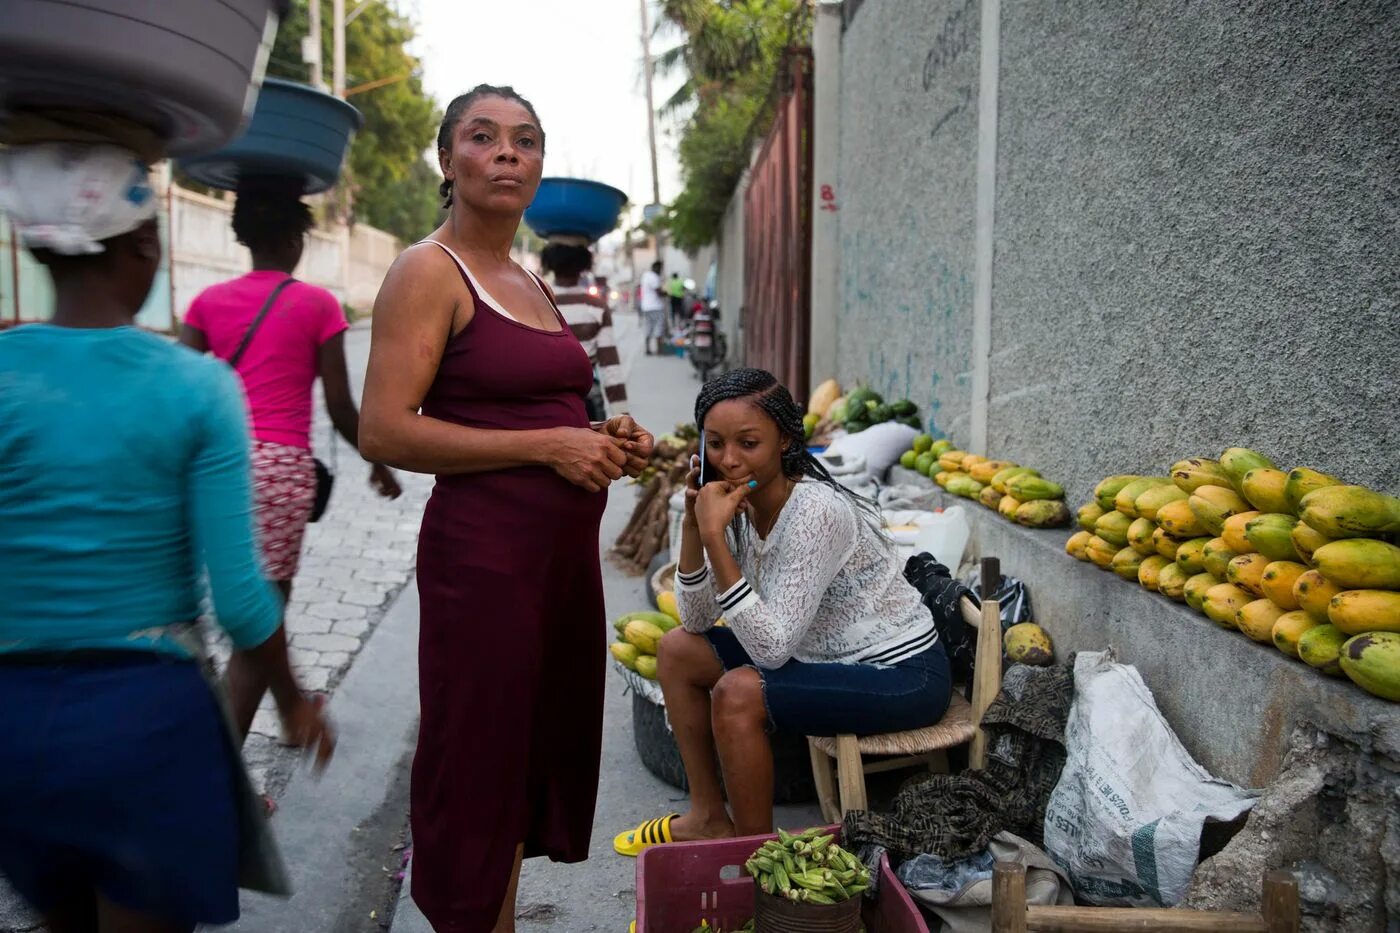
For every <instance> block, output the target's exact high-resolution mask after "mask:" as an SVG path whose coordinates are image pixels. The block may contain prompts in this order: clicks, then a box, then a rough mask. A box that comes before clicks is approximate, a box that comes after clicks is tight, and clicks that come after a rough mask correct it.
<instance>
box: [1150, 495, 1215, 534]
mask: <svg viewBox="0 0 1400 933" xmlns="http://www.w3.org/2000/svg"><path fill="white" fill-rule="evenodd" d="M1177 491H1178V492H1180V490H1177ZM1157 524H1158V526H1160V527H1161V528H1164V529H1165V530H1166V532H1167V534H1169V535H1171V536H1172V537H1173V538H1197V537H1200V536H1201V535H1203V534H1205V533H1206V526H1205V525H1203V524H1201V521H1200V519H1198V518H1197V517H1196V513H1195V512H1193V511H1191V503H1190V502H1189V501H1187V500H1185V499H1178V500H1176V501H1174V502H1168V503H1167V504H1166V505H1164V506H1162V507H1161V508H1160V509H1158V510H1157Z"/></svg>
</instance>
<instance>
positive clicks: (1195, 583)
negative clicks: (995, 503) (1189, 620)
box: [1181, 573, 1221, 612]
mask: <svg viewBox="0 0 1400 933" xmlns="http://www.w3.org/2000/svg"><path fill="white" fill-rule="evenodd" d="M1220 582H1221V580H1220V578H1219V577H1215V576H1212V575H1211V574H1208V573H1198V574H1196V575H1195V576H1194V577H1191V578H1190V579H1188V580H1187V581H1186V585H1185V586H1184V587H1182V588H1181V595H1182V596H1184V597H1185V598H1186V605H1188V606H1190V607H1191V608H1192V609H1194V610H1196V611H1197V612H1204V611H1205V601H1206V594H1207V593H1209V592H1210V590H1211V588H1212V587H1215V586H1218V585H1219V584H1220Z"/></svg>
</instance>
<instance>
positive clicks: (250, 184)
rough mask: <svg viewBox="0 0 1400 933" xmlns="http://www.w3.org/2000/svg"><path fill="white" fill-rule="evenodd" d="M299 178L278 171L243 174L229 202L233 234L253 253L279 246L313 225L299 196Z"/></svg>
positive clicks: (301, 235) (296, 239)
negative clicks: (230, 204)
mask: <svg viewBox="0 0 1400 933" xmlns="http://www.w3.org/2000/svg"><path fill="white" fill-rule="evenodd" d="M302 185H303V181H302V179H301V178H299V177H289V176H281V175H245V176H243V177H241V178H239V180H238V188H237V194H238V200H236V201H234V202H233V235H234V237H235V238H236V239H237V240H238V242H240V243H242V244H243V245H244V246H246V247H248V248H249V249H250V250H252V251H253V252H255V253H261V252H268V251H271V250H276V249H280V248H282V247H284V246H287V245H288V244H291V243H295V242H297V241H299V240H301V238H302V237H304V236H306V232H307V231H308V230H310V229H311V228H312V227H313V226H314V225H315V220H314V219H313V218H312V216H311V208H310V207H308V206H307V205H306V203H305V202H304V201H302V200H301V193H302Z"/></svg>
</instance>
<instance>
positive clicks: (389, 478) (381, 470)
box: [369, 463, 403, 499]
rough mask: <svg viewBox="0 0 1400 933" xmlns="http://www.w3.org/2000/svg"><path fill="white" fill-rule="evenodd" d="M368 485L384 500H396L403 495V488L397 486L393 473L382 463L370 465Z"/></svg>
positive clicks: (397, 482)
mask: <svg viewBox="0 0 1400 933" xmlns="http://www.w3.org/2000/svg"><path fill="white" fill-rule="evenodd" d="M369 484H370V485H371V486H373V487H374V491H375V492H377V493H379V494H380V495H381V496H383V497H384V498H386V499H397V498H398V497H399V496H401V495H403V487H402V486H400V485H399V481H398V479H397V478H396V477H395V476H394V471H393V470H391V469H389V468H388V467H386V466H385V465H384V464H382V463H375V464H372V465H371V466H370V468H369Z"/></svg>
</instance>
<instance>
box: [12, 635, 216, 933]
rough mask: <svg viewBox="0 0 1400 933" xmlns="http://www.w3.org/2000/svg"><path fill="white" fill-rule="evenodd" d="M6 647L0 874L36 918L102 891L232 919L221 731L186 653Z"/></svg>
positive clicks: (167, 911)
mask: <svg viewBox="0 0 1400 933" xmlns="http://www.w3.org/2000/svg"><path fill="white" fill-rule="evenodd" d="M108 654H113V655H116V654H129V655H130V658H124V657H119V658H117V659H115V660H104V661H102V662H86V661H83V662H78V663H72V662H67V663H65V662H61V661H60V662H58V663H52V664H50V663H21V662H20V660H19V659H17V658H9V659H6V658H5V656H3V655H0V710H5V711H6V712H5V714H4V715H0V873H3V874H4V875H5V876H6V877H7V878H8V879H9V880H10V883H11V884H13V885H14V887H15V889H16V890H18V891H19V893H20V895H21V896H22V897H23V898H24V899H25V900H26V901H28V902H29V903H30V904H31V905H32V906H33V907H34V908H35V909H37V910H38V911H39V912H41V913H42V912H44V911H46V910H52V909H53V908H55V907H58V906H59V905H60V904H62V903H63V902H64V899H65V898H67V897H70V896H72V891H73V888H74V887H75V886H77V887H79V888H85V889H87V890H96V891H98V892H100V893H101V894H102V895H103V896H104V897H105V898H107V899H108V900H110V901H112V902H114V903H116V904H120V905H121V906H123V907H127V908H129V909H131V910H136V911H141V912H144V913H150V914H154V915H156V916H158V917H162V918H165V919H169V920H172V921H183V922H185V923H190V924H193V923H214V924H219V923H232V922H233V921H234V920H236V919H238V841H239V839H238V817H237V809H236V807H235V800H236V798H235V797H234V778H233V765H232V752H231V750H230V748H229V745H228V740H227V738H226V736H225V731H224V730H225V726H224V722H223V719H222V718H221V714H220V712H219V710H218V707H217V705H216V704H215V700H214V696H213V694H212V693H211V692H210V690H209V687H208V685H207V684H206V683H205V681H204V678H203V677H202V676H201V675H200V673H199V669H198V668H197V667H196V666H195V663H194V662H193V661H186V660H182V659H179V658H174V657H169V658H167V657H162V656H160V655H157V654H154V653H149V652H139V651H130V652H108Z"/></svg>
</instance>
